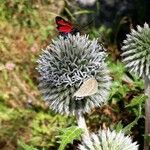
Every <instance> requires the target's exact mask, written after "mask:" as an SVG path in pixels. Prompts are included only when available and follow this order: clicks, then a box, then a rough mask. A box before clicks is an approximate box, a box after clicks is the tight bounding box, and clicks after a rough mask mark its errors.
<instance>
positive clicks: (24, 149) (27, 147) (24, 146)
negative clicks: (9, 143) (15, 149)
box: [18, 140, 38, 150]
mask: <svg viewBox="0 0 150 150" xmlns="http://www.w3.org/2000/svg"><path fill="white" fill-rule="evenodd" d="M18 145H19V147H20V150H38V149H37V148H34V147H33V146H30V145H27V144H25V143H24V142H23V141H20V140H19V141H18Z"/></svg>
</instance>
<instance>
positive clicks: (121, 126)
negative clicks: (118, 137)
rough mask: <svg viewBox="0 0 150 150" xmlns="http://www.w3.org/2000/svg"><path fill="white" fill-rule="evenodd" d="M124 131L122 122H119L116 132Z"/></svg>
mask: <svg viewBox="0 0 150 150" xmlns="http://www.w3.org/2000/svg"><path fill="white" fill-rule="evenodd" d="M122 129H123V125H122V123H121V121H119V123H117V125H116V126H115V131H116V132H120V131H121V130H122Z"/></svg>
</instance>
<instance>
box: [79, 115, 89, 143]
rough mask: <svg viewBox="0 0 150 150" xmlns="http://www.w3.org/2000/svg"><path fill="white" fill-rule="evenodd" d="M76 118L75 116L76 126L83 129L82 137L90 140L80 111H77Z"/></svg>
mask: <svg viewBox="0 0 150 150" xmlns="http://www.w3.org/2000/svg"><path fill="white" fill-rule="evenodd" d="M76 118H77V123H78V127H79V128H81V129H83V130H84V133H83V135H82V138H86V139H87V140H89V141H90V136H89V131H88V128H87V125H86V122H85V118H84V115H83V114H81V113H77V114H76Z"/></svg>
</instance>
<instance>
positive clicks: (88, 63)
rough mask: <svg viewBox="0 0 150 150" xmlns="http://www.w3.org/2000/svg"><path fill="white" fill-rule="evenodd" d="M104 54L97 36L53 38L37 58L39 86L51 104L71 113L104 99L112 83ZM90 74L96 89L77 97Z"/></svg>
mask: <svg viewBox="0 0 150 150" xmlns="http://www.w3.org/2000/svg"><path fill="white" fill-rule="evenodd" d="M105 57H106V53H105V52H104V51H103V50H102V47H101V46H100V45H98V43H97V40H95V39H94V40H89V39H88V36H87V35H84V36H81V35H80V34H77V35H70V34H69V35H68V36H67V38H64V37H61V36H60V37H59V38H58V39H56V40H53V41H52V43H51V44H50V45H49V46H47V48H46V49H45V50H44V51H43V53H42V54H41V56H40V58H39V59H38V68H37V70H38V72H39V73H40V78H39V80H40V81H39V82H40V84H39V88H40V90H41V92H42V93H43V97H44V99H45V101H47V102H48V104H49V106H50V108H51V109H53V110H55V111H56V112H59V113H61V114H67V115H71V114H73V115H74V114H75V113H80V112H83V113H85V112H89V111H90V110H91V109H92V108H94V107H96V106H101V105H102V104H103V103H105V102H106V101H107V96H108V93H109V89H110V84H111V78H110V77H109V72H108V69H107V66H106V64H105V63H104V60H105ZM92 77H93V78H95V79H96V80H97V82H98V92H97V93H95V94H93V95H92V96H86V97H81V98H80V99H79V98H76V97H75V96H74V94H75V92H76V91H77V90H78V89H79V87H80V86H81V85H82V83H83V82H84V81H85V80H87V79H89V78H92ZM89 88H90V85H89Z"/></svg>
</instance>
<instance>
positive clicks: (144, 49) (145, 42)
mask: <svg viewBox="0 0 150 150" xmlns="http://www.w3.org/2000/svg"><path fill="white" fill-rule="evenodd" d="M123 43H124V46H123V47H122V51H123V53H122V57H123V62H125V64H126V67H127V68H128V69H129V70H130V71H131V72H132V71H133V72H134V73H136V74H137V75H139V76H140V77H147V78H148V79H150V28H149V25H148V24H146V23H145V24H144V27H140V26H137V31H135V30H134V29H132V30H131V33H130V34H127V39H126V40H124V42H123Z"/></svg>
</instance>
